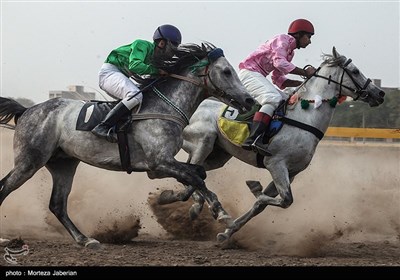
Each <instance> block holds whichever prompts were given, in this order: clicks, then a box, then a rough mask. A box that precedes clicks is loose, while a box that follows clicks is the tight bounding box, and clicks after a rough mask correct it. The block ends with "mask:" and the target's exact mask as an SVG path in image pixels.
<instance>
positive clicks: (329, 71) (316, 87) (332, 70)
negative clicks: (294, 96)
mask: <svg viewBox="0 0 400 280" xmlns="http://www.w3.org/2000/svg"><path fill="white" fill-rule="evenodd" d="M318 75H319V76H323V77H326V78H328V79H329V77H330V78H331V79H332V80H334V81H337V82H340V80H339V79H340V71H339V69H338V67H327V66H325V67H322V68H321V69H320V70H319V71H318ZM305 88H306V90H305V91H303V93H302V95H301V98H303V99H307V100H315V98H316V97H317V95H319V96H320V97H322V99H323V100H328V99H332V98H333V97H335V96H337V95H338V93H339V92H338V90H339V89H338V85H337V84H335V83H333V82H329V81H328V80H326V79H324V78H321V77H313V78H311V79H310V80H309V81H308V82H307V83H306V84H305Z"/></svg>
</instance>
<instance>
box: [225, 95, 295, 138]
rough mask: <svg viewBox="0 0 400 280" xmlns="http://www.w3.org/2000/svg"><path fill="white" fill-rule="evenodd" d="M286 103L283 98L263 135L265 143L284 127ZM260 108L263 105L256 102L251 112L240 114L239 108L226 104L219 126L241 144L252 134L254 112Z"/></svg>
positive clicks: (227, 136) (226, 134) (226, 136)
mask: <svg viewBox="0 0 400 280" xmlns="http://www.w3.org/2000/svg"><path fill="white" fill-rule="evenodd" d="M286 105H287V102H286V101H285V100H282V101H281V103H280V104H279V106H278V107H277V109H276V110H275V111H274V114H273V116H272V119H271V122H270V124H269V126H268V128H267V130H266V131H265V132H264V134H263V136H262V139H263V143H268V142H269V141H270V140H271V139H272V137H274V136H275V135H276V134H277V133H278V132H279V130H280V129H281V128H282V126H283V122H282V117H283V116H284V115H285V114H286ZM260 108H261V105H259V104H256V105H254V106H253V108H252V109H251V110H250V111H249V112H246V113H244V114H239V111H238V110H237V109H235V108H233V107H230V106H228V105H227V106H225V107H224V108H223V109H222V112H221V115H220V116H219V118H218V128H219V130H220V131H221V134H222V135H223V136H224V137H225V138H226V139H227V140H229V141H230V142H231V143H232V144H234V145H236V146H241V145H242V143H243V142H244V141H245V140H246V139H247V137H248V136H249V135H250V129H251V124H252V122H253V117H254V114H255V113H256V112H257V111H258V110H259V109H260Z"/></svg>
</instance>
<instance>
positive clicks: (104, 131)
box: [92, 101, 130, 143]
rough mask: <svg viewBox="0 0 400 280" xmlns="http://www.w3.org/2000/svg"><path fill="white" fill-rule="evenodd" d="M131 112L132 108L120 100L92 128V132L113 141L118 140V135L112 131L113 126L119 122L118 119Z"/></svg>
mask: <svg viewBox="0 0 400 280" xmlns="http://www.w3.org/2000/svg"><path fill="white" fill-rule="evenodd" d="M129 113H130V110H129V109H128V108H127V107H126V106H125V105H124V103H122V101H121V102H119V103H118V104H117V105H116V106H115V107H114V108H112V109H111V111H110V112H109V113H108V114H107V116H106V117H105V119H104V120H103V121H102V122H101V123H100V124H98V125H97V126H96V127H95V128H93V129H92V133H93V134H94V135H96V136H98V137H100V138H103V139H106V140H107V141H109V142H111V143H116V142H118V139H117V136H116V134H115V133H113V131H112V127H113V126H114V125H115V124H116V123H117V121H118V120H119V119H120V118H121V117H122V116H125V115H127V114H129Z"/></svg>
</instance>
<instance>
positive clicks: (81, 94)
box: [49, 85, 96, 100]
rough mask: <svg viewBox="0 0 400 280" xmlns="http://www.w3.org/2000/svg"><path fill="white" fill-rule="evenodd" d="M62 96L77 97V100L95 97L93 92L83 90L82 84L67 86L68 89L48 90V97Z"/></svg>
mask: <svg viewBox="0 0 400 280" xmlns="http://www.w3.org/2000/svg"><path fill="white" fill-rule="evenodd" d="M56 97H63V98H69V99H79V100H93V99H96V93H95V92H86V91H84V87H83V86H76V85H72V86H69V87H68V90H67V91H66V90H50V91H49V99H51V98H56Z"/></svg>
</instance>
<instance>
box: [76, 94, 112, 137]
mask: <svg viewBox="0 0 400 280" xmlns="http://www.w3.org/2000/svg"><path fill="white" fill-rule="evenodd" d="M117 104H118V101H111V102H109V101H89V102H87V103H85V105H83V107H82V109H81V111H80V112H79V116H78V120H77V122H76V130H83V131H90V130H92V129H93V128H94V127H95V126H96V125H98V124H99V123H100V122H101V121H102V120H103V119H104V118H105V116H106V115H107V114H108V112H110V110H111V109H112V108H114V106H115V105H117Z"/></svg>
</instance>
